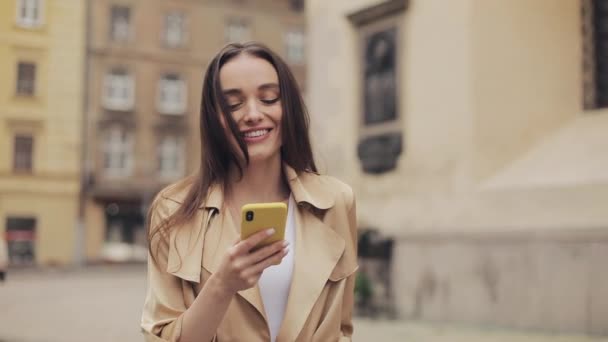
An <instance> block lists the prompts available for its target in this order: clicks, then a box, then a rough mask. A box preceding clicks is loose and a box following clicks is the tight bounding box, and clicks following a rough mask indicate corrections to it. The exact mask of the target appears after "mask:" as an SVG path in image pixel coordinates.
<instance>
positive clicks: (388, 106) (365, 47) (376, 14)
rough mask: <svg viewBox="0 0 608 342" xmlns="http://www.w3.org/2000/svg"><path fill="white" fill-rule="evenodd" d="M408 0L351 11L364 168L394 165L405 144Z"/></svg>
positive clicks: (383, 169)
mask: <svg viewBox="0 0 608 342" xmlns="http://www.w3.org/2000/svg"><path fill="white" fill-rule="evenodd" d="M406 8H407V0H391V1H385V2H382V3H380V4H378V5H375V6H373V7H369V8H365V9H363V10H360V11H358V12H356V13H353V14H351V15H349V16H348V18H349V20H350V21H351V22H352V23H353V25H354V26H355V27H356V29H357V31H358V35H359V48H358V56H359V70H358V74H359V75H360V76H359V80H360V81H359V84H360V86H359V99H360V101H359V106H358V107H359V108H360V110H359V114H358V117H359V144H358V146H357V155H358V156H359V159H360V160H361V165H362V168H363V171H364V172H366V173H372V174H380V173H384V172H387V171H390V170H393V169H394V168H395V167H396V165H397V161H398V159H399V156H400V155H401V153H402V150H403V146H402V145H403V133H402V127H403V126H402V118H401V117H402V114H401V113H400V107H401V103H402V100H403V96H402V94H403V93H402V89H401V87H400V83H401V82H400V75H402V73H401V70H402V60H403V57H402V52H401V51H402V42H403V35H402V33H401V31H402V29H401V27H402V22H403V14H404V12H405V10H406Z"/></svg>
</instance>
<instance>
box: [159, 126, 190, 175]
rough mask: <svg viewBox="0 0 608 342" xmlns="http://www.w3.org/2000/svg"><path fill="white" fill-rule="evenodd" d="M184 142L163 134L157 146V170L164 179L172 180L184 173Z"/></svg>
mask: <svg viewBox="0 0 608 342" xmlns="http://www.w3.org/2000/svg"><path fill="white" fill-rule="evenodd" d="M184 162H185V159H184V144H183V140H182V139H181V138H179V137H176V136H165V137H163V138H162V140H161V142H160V145H159V147H158V171H159V174H160V177H161V178H162V179H165V180H174V179H177V178H179V177H182V176H183V174H184V166H185V165H184V164H185V163H184Z"/></svg>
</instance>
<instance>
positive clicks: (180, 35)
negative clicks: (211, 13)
mask: <svg viewBox="0 0 608 342" xmlns="http://www.w3.org/2000/svg"><path fill="white" fill-rule="evenodd" d="M164 37H165V44H166V45H167V46H168V47H179V46H182V45H184V43H185V42H186V16H185V15H184V13H182V12H171V13H167V14H166V15H165V33H164Z"/></svg>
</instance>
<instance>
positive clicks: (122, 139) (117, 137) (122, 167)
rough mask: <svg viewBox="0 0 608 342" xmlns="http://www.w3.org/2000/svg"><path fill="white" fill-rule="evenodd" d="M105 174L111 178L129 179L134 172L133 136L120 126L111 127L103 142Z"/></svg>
mask: <svg viewBox="0 0 608 342" xmlns="http://www.w3.org/2000/svg"><path fill="white" fill-rule="evenodd" d="M103 168H104V173H105V174H106V175H107V176H110V177H128V176H130V175H131V171H132V170H133V136H132V134H130V133H129V132H128V131H127V130H126V129H124V128H122V127H120V126H113V127H111V128H110V129H109V130H108V131H107V132H106V134H105V137H104V142H103Z"/></svg>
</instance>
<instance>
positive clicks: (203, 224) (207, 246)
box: [167, 186, 266, 319]
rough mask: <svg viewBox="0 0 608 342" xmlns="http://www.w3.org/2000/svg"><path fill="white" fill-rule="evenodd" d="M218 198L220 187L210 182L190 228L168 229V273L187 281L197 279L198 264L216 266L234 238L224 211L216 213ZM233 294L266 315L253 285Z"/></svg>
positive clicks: (215, 268) (212, 269)
mask: <svg viewBox="0 0 608 342" xmlns="http://www.w3.org/2000/svg"><path fill="white" fill-rule="evenodd" d="M222 201H223V194H222V191H221V188H220V187H219V186H213V187H212V188H211V189H210V191H209V197H208V198H207V201H206V202H205V206H204V207H203V208H201V209H200V210H198V212H197V215H195V219H194V220H193V221H192V222H194V223H190V224H193V227H192V228H190V229H180V228H182V227H178V228H177V229H172V230H171V235H170V239H169V241H170V242H171V245H170V246H169V257H168V266H167V271H168V272H169V273H171V274H173V275H175V276H177V277H180V278H182V279H185V280H187V281H190V282H194V283H200V281H201V268H204V269H205V270H207V272H209V273H210V274H213V273H215V272H217V271H218V270H219V268H220V265H221V262H222V257H223V256H224V253H225V252H226V250H228V248H230V247H231V246H232V245H233V244H234V242H235V241H236V239H237V238H238V234H237V231H236V229H235V227H233V226H232V225H230V222H227V221H225V219H224V218H226V217H228V215H222V214H220V213H219V210H220V209H221V208H222ZM184 228H185V227H184ZM193 228H194V229H193ZM237 295H238V296H241V297H243V298H244V299H245V300H246V301H247V302H249V304H251V305H252V306H253V307H254V308H255V309H256V310H257V311H258V313H259V314H260V315H262V317H264V319H266V314H265V310H264V306H263V302H262V298H261V295H260V290H259V287H258V286H257V285H256V286H254V287H252V288H250V289H247V290H244V291H239V292H238V293H237Z"/></svg>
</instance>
